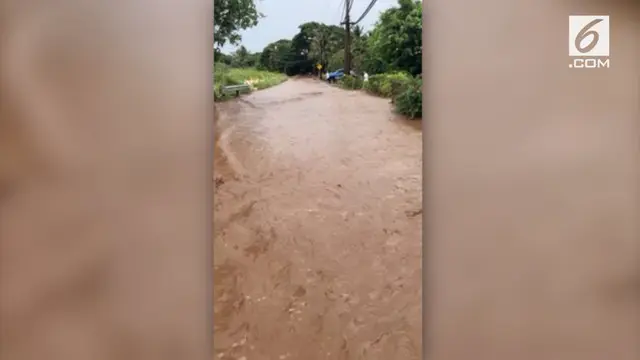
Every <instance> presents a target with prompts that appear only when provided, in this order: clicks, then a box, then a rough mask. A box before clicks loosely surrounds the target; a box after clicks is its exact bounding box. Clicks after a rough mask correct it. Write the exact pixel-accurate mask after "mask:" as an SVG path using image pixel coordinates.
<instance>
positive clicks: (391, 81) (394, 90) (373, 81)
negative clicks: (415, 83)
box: [364, 72, 412, 98]
mask: <svg viewBox="0 0 640 360" xmlns="http://www.w3.org/2000/svg"><path fill="white" fill-rule="evenodd" d="M411 81H412V77H411V75H409V74H407V73H403V72H398V73H389V74H376V75H371V76H369V81H367V83H366V84H365V87H364V88H365V90H367V91H368V92H370V93H372V94H375V95H378V96H382V97H386V98H395V97H396V96H398V95H400V93H401V92H402V91H403V90H404V89H405V88H406V87H407V86H408V85H409V83H410V82H411Z"/></svg>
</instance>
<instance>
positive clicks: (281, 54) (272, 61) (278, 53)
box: [259, 39, 293, 73]
mask: <svg viewBox="0 0 640 360" xmlns="http://www.w3.org/2000/svg"><path fill="white" fill-rule="evenodd" d="M292 55H293V54H292V52H291V40H288V39H281V40H278V41H276V42H273V43H271V44H269V45H267V46H266V47H265V48H264V50H262V53H261V54H260V62H259V67H260V68H263V69H266V70H270V71H279V72H287V73H290V72H288V71H289V67H290V65H291V62H292V61H291V60H292Z"/></svg>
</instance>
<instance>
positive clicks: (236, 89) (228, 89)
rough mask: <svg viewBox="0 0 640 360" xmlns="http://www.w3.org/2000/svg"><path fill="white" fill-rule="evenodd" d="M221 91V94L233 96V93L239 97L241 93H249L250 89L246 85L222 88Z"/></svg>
mask: <svg viewBox="0 0 640 360" xmlns="http://www.w3.org/2000/svg"><path fill="white" fill-rule="evenodd" d="M221 90H222V93H223V94H233V93H235V94H236V96H240V93H241V92H242V93H245V92H250V91H251V87H249V85H247V84H241V85H229V86H223V87H222V89H221Z"/></svg>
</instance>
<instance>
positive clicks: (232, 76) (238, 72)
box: [213, 63, 287, 101]
mask: <svg viewBox="0 0 640 360" xmlns="http://www.w3.org/2000/svg"><path fill="white" fill-rule="evenodd" d="M213 69H214V75H213V78H214V92H213V94H214V99H215V100H218V101H220V100H226V99H227V98H228V96H227V95H225V94H223V92H222V87H223V86H229V85H241V84H245V85H247V86H248V87H249V91H254V90H262V89H266V88H268V87H271V86H275V85H278V84H280V83H282V82H284V81H285V80H287V76H286V75H285V74H282V73H278V72H273V71H266V70H259V69H257V68H255V67H242V68H234V67H230V66H229V65H227V64H224V63H215V64H214V66H213Z"/></svg>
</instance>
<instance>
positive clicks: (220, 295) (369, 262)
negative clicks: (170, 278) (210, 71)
mask: <svg viewBox="0 0 640 360" xmlns="http://www.w3.org/2000/svg"><path fill="white" fill-rule="evenodd" d="M216 115H217V116H216V149H215V164H214V174H215V184H216V186H215V188H216V190H215V200H214V204H215V205H214V206H215V215H214V234H215V240H214V250H215V251H214V257H215V259H214V265H215V266H214V268H215V270H214V283H215V286H214V331H215V335H214V336H215V341H214V346H215V354H216V356H217V358H219V359H243V358H244V359H247V360H254V359H255V360H258V359H292V360H293V359H309V360H311V359H370V360H373V359H380V360H388V359H398V360H400V359H420V358H421V354H422V351H421V338H422V330H421V318H422V316H421V314H422V309H421V308H422V306H421V291H422V286H421V231H422V229H421V228H422V215H421V214H422V176H421V174H422V134H421V130H420V122H419V121H409V120H405V119H403V118H401V117H399V116H397V115H395V114H393V112H392V111H391V105H390V104H389V101H388V100H386V99H381V98H377V97H374V96H370V95H367V94H365V93H363V92H351V91H344V90H341V89H338V88H335V87H331V86H329V85H327V84H325V83H322V82H320V81H317V80H312V79H290V80H289V81H287V82H285V83H284V84H282V85H279V86H276V87H274V88H271V89H267V90H263V91H259V92H255V93H253V94H251V95H249V96H245V97H242V98H240V99H238V100H233V101H229V102H225V103H220V104H217V109H216Z"/></svg>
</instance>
